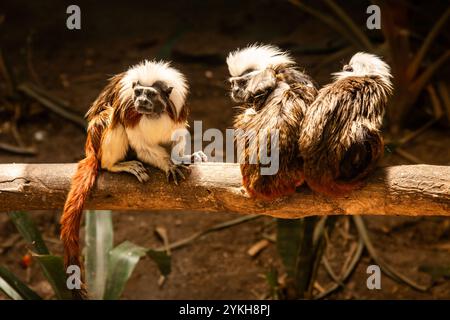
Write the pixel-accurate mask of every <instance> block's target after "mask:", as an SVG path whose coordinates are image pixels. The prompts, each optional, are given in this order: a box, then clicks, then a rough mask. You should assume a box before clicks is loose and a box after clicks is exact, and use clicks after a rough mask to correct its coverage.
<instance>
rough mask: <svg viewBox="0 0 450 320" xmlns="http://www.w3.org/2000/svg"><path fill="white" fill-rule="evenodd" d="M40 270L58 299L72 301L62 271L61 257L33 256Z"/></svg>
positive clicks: (64, 274)
mask: <svg viewBox="0 0 450 320" xmlns="http://www.w3.org/2000/svg"><path fill="white" fill-rule="evenodd" d="M33 257H34V258H36V259H37V261H38V262H39V265H40V266H41V268H42V272H43V273H44V276H45V277H46V279H47V280H48V282H50V285H51V286H52V288H53V291H54V292H55V294H56V297H57V298H58V299H64V300H69V299H72V293H71V292H70V290H69V289H68V288H67V284H66V273H65V271H64V262H63V259H62V258H61V257H58V256H53V255H49V254H46V255H40V254H33Z"/></svg>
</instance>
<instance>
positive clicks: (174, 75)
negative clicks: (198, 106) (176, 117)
mask: <svg viewBox="0 0 450 320" xmlns="http://www.w3.org/2000/svg"><path fill="white" fill-rule="evenodd" d="M136 81H137V82H139V84H140V85H142V86H152V85H153V84H154V83H155V82H157V81H162V82H165V83H166V84H167V86H169V87H173V90H172V92H171V93H170V96H169V98H170V100H171V101H172V102H173V104H174V105H175V108H176V110H177V113H179V112H180V111H181V109H182V107H183V105H184V103H185V100H186V95H187V93H188V89H189V87H188V84H187V81H186V78H185V76H184V75H183V74H182V73H181V72H180V71H178V70H177V69H175V68H173V67H171V66H170V63H168V62H164V61H155V60H153V61H149V60H144V61H143V62H141V63H139V64H137V65H134V66H132V67H131V68H130V69H128V71H127V72H126V73H125V76H124V77H123V78H122V80H121V82H120V84H121V90H120V98H121V99H123V100H126V99H128V98H129V97H130V96H131V95H132V93H133V88H132V85H133V82H136Z"/></svg>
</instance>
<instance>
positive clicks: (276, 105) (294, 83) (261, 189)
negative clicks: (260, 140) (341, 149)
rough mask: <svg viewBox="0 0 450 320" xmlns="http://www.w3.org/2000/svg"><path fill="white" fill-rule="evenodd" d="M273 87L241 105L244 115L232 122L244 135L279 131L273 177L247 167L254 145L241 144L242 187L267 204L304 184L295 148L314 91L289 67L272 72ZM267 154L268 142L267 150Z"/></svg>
mask: <svg viewBox="0 0 450 320" xmlns="http://www.w3.org/2000/svg"><path fill="white" fill-rule="evenodd" d="M272 71H273V75H274V76H275V77H276V84H275V86H274V87H273V88H271V89H270V90H267V91H266V92H263V93H259V94H258V95H256V96H252V97H251V99H250V101H249V103H247V104H245V105H243V106H242V107H243V109H244V112H243V113H241V114H240V115H238V116H237V117H236V119H235V121H234V128H235V129H240V130H242V131H243V132H244V133H251V132H255V133H259V134H264V133H267V132H270V131H271V130H279V170H278V172H277V173H276V174H274V175H261V171H260V170H261V167H262V166H263V165H262V164H260V163H258V164H251V163H249V155H251V154H256V152H257V150H255V147H256V145H253V144H249V143H248V142H247V143H246V144H245V149H244V152H243V154H242V157H243V158H242V159H239V160H240V163H241V173H242V177H243V180H242V184H243V186H244V187H245V189H246V191H247V192H248V193H249V195H250V196H252V197H256V198H260V199H264V200H271V199H274V198H277V197H281V196H285V195H289V194H291V193H293V192H295V189H296V187H297V186H299V185H301V184H302V183H303V181H304V175H303V160H302V157H301V155H300V153H299V150H298V148H297V141H298V139H299V128H300V126H301V123H302V121H303V118H304V115H305V113H306V110H307V108H308V106H309V105H310V104H311V103H312V102H313V100H314V98H315V96H316V94H317V89H316V88H315V86H314V85H313V83H312V81H311V79H310V78H309V77H308V76H307V75H305V74H304V73H302V72H300V71H298V70H296V69H295V68H294V67H292V66H279V67H278V68H276V69H273V70H272ZM267 149H268V151H269V152H270V142H269V143H268V146H267Z"/></svg>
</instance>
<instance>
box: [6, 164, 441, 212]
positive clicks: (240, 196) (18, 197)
mask: <svg viewBox="0 0 450 320" xmlns="http://www.w3.org/2000/svg"><path fill="white" fill-rule="evenodd" d="M75 169H76V164H0V212H6V211H11V210H37V209H61V208H62V207H63V204H64V200H65V197H66V194H67V192H68V189H69V186H70V180H71V177H72V175H73V174H74V172H75ZM151 177H152V179H151V181H150V182H148V183H146V184H140V183H139V182H138V181H137V180H136V178H134V177H133V176H131V175H128V174H117V173H107V172H102V173H101V174H100V176H99V178H98V180H97V184H96V186H95V188H94V190H93V192H92V194H91V196H90V198H89V201H88V203H87V205H86V209H112V210H182V211H203V212H236V213H241V214H265V215H270V216H274V217H279V218H301V217H305V216H310V215H330V214H373V215H409V216H416V215H441V216H450V167H446V166H430V165H411V166H394V167H387V168H380V169H378V170H377V171H376V172H375V173H374V174H373V175H372V176H371V177H370V179H369V180H368V182H367V185H366V186H365V187H364V188H363V189H361V190H358V191H355V192H353V193H352V194H350V195H349V196H346V197H340V198H326V197H323V196H321V195H318V194H314V193H312V192H311V191H310V190H308V188H307V187H301V188H300V189H299V191H298V192H297V193H296V194H295V195H293V196H291V197H287V198H284V199H279V200H276V201H274V202H270V203H268V202H260V201H255V200H252V199H249V198H248V197H247V196H246V194H245V192H243V190H242V189H241V183H240V182H241V175H240V171H239V166H238V165H237V164H228V163H206V164H201V165H192V166H191V174H190V176H189V177H188V178H187V180H186V181H183V182H182V183H181V184H180V185H179V186H176V185H174V184H173V183H170V184H168V183H167V182H166V178H165V175H164V174H163V173H162V172H160V171H157V170H153V169H151Z"/></svg>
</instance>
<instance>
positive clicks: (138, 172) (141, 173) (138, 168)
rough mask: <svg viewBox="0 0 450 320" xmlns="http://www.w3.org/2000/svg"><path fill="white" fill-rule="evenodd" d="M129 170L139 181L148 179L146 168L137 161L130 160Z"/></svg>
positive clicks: (142, 181)
mask: <svg viewBox="0 0 450 320" xmlns="http://www.w3.org/2000/svg"><path fill="white" fill-rule="evenodd" d="M130 162H131V163H130V167H129V172H130V173H131V174H133V175H135V176H136V178H137V179H138V180H139V182H141V183H144V182H147V181H148V180H149V179H150V176H149V175H148V171H147V169H145V167H144V165H143V164H142V163H141V162H139V161H130Z"/></svg>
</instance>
